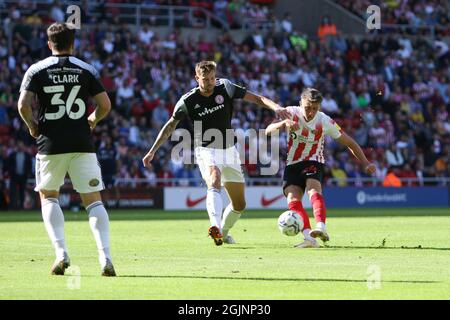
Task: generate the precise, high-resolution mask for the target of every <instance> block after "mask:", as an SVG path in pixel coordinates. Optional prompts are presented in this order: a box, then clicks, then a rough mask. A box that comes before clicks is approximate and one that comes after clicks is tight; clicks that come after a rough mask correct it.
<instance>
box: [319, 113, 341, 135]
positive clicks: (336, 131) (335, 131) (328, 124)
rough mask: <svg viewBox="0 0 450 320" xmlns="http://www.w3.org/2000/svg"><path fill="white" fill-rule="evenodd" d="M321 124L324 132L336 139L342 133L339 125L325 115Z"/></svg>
mask: <svg viewBox="0 0 450 320" xmlns="http://www.w3.org/2000/svg"><path fill="white" fill-rule="evenodd" d="M322 125H323V128H324V133H325V134H327V135H329V136H330V137H332V138H333V139H338V138H339V137H340V136H341V135H342V133H343V131H342V129H341V127H340V126H339V125H338V124H337V123H336V122H335V121H334V120H333V119H331V118H330V117H329V116H327V115H325V116H324V117H323V121H322Z"/></svg>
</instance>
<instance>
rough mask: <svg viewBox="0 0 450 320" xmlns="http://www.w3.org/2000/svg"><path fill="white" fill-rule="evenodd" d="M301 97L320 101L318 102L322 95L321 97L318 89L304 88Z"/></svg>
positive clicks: (320, 100)
mask: <svg viewBox="0 0 450 320" xmlns="http://www.w3.org/2000/svg"><path fill="white" fill-rule="evenodd" d="M301 99H305V100H307V101H311V102H319V103H320V102H322V100H323V97H322V93H321V92H320V91H319V90H317V89H314V88H306V89H305V90H303V92H302V95H301Z"/></svg>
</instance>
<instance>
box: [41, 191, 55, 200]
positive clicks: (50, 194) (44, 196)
mask: <svg viewBox="0 0 450 320" xmlns="http://www.w3.org/2000/svg"><path fill="white" fill-rule="evenodd" d="M39 195H40V197H41V199H48V198H58V197H59V192H58V191H55V190H39Z"/></svg>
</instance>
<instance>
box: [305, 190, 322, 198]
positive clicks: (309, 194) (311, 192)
mask: <svg viewBox="0 0 450 320" xmlns="http://www.w3.org/2000/svg"><path fill="white" fill-rule="evenodd" d="M316 193H318V194H322V192H321V190H317V189H315V188H313V189H310V190H309V191H308V196H309V197H310V198H311V197H312V196H313V195H315V194H316Z"/></svg>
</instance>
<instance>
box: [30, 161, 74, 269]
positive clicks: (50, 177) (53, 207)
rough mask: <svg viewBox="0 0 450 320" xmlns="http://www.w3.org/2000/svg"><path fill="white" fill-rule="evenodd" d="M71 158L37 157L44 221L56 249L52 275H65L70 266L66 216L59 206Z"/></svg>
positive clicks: (38, 188)
mask: <svg viewBox="0 0 450 320" xmlns="http://www.w3.org/2000/svg"><path fill="white" fill-rule="evenodd" d="M69 161H70V156H69V155H67V154H61V155H40V154H38V155H37V156H36V166H35V168H36V187H35V188H34V190H35V191H38V192H39V196H40V199H41V212H42V220H43V221H44V225H45V230H46V231H47V234H48V236H49V238H50V240H51V242H52V244H53V247H54V249H55V256H56V259H55V262H54V264H53V266H52V268H51V273H52V274H55V275H63V274H64V272H65V269H66V268H67V267H68V266H69V265H70V259H69V255H68V250H67V247H66V243H65V239H64V214H63V211H62V210H61V207H60V205H59V200H58V197H59V188H60V187H61V186H62V185H63V184H64V177H65V176H66V172H67V166H68V163H69Z"/></svg>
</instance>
